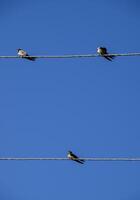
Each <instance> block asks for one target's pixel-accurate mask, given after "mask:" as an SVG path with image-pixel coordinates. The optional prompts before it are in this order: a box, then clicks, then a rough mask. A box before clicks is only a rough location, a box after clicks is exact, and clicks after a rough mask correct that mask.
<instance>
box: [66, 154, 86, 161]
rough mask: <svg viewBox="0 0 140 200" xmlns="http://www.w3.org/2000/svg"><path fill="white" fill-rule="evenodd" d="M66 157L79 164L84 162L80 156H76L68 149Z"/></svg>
mask: <svg viewBox="0 0 140 200" xmlns="http://www.w3.org/2000/svg"><path fill="white" fill-rule="evenodd" d="M67 157H68V159H70V160H73V161H76V162H78V163H80V164H84V162H85V160H83V159H80V158H78V156H76V155H74V154H73V153H72V151H68V154H67Z"/></svg>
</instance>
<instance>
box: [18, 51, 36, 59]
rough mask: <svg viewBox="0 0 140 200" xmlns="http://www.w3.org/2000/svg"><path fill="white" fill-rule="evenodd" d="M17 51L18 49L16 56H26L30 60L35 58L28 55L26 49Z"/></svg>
mask: <svg viewBox="0 0 140 200" xmlns="http://www.w3.org/2000/svg"><path fill="white" fill-rule="evenodd" d="M17 51H18V56H19V57H21V58H26V59H28V60H31V61H35V59H36V58H35V57H32V56H29V54H28V53H27V52H26V51H24V50H23V49H18V50H17ZM26 56H28V57H26Z"/></svg>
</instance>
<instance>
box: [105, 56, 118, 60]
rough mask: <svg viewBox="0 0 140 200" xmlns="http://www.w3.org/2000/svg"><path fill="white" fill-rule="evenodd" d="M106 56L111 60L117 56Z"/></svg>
mask: <svg viewBox="0 0 140 200" xmlns="http://www.w3.org/2000/svg"><path fill="white" fill-rule="evenodd" d="M104 58H106V59H107V60H109V61H112V60H113V59H114V58H115V56H104Z"/></svg>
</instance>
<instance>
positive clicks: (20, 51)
mask: <svg viewBox="0 0 140 200" xmlns="http://www.w3.org/2000/svg"><path fill="white" fill-rule="evenodd" d="M97 53H98V54H99V55H100V56H102V57H104V58H105V59H107V60H109V61H112V60H113V59H114V58H115V56H112V55H109V53H108V51H107V48H106V47H98V48H97ZM18 56H19V57H21V58H25V59H28V60H31V61H35V60H36V57H32V56H30V55H29V54H28V53H27V52H26V51H24V50H23V49H18Z"/></svg>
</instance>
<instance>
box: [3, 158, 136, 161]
mask: <svg viewBox="0 0 140 200" xmlns="http://www.w3.org/2000/svg"><path fill="white" fill-rule="evenodd" d="M79 159H83V160H85V161H140V157H91V158H79ZM8 160H14V161H43V160H44V161H45V160H46V161H51V160H57V161H58V160H59V161H62V160H69V159H68V158H51V157H50V158H49V157H42V158H40V157H0V161H8Z"/></svg>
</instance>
